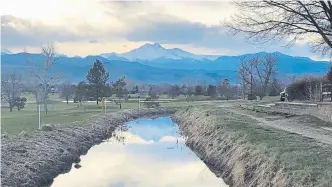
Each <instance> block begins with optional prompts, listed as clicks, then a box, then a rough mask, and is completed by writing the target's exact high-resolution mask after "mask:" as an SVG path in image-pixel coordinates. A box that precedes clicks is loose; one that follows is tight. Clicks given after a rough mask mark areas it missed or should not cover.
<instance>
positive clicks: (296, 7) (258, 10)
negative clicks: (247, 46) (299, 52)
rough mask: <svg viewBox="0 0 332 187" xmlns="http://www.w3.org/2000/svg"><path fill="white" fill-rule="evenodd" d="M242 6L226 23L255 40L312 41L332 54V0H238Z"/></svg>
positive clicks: (291, 42)
mask: <svg viewBox="0 0 332 187" xmlns="http://www.w3.org/2000/svg"><path fill="white" fill-rule="evenodd" d="M234 5H235V6H236V7H238V8H239V11H237V12H238V13H237V14H236V15H235V16H233V19H232V20H231V21H230V22H227V23H226V25H227V26H228V28H229V29H230V30H231V32H232V33H233V34H238V33H243V34H245V36H246V37H247V39H250V40H251V41H253V42H254V43H267V42H271V41H279V40H286V41H289V43H288V45H289V46H291V45H293V44H294V43H295V42H296V41H301V40H302V41H303V40H304V39H306V40H309V41H308V42H309V43H310V44H311V46H312V49H313V51H314V52H320V53H321V54H322V55H326V54H327V55H331V54H332V3H331V1H324V0H322V1H317V0H312V1H304V0H297V1H276V0H275V1H271V0H260V1H236V2H234Z"/></svg>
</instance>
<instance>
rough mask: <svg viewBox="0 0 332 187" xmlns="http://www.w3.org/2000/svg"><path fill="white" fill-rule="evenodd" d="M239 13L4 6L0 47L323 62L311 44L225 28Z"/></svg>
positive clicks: (165, 5)
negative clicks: (149, 46)
mask: <svg viewBox="0 0 332 187" xmlns="http://www.w3.org/2000/svg"><path fill="white" fill-rule="evenodd" d="M236 12H237V9H236V7H234V6H233V5H232V4H231V3H229V2H227V1H205V2H203V1H172V2H170V1H163V2H160V1H141V2H136V1H96V0H70V1H69V0H29V1H27V0H2V1H1V6H0V13H1V47H2V48H5V49H8V50H10V51H12V52H21V51H27V52H31V53H32V52H39V51H40V47H41V45H43V44H46V43H50V42H53V43H54V44H55V46H56V49H57V52H58V53H61V54H66V55H68V56H75V55H79V56H87V55H98V54H101V53H110V52H116V53H123V52H127V51H130V50H132V49H134V48H137V47H139V46H141V45H144V44H145V43H155V42H157V43H160V44H161V45H162V46H164V47H165V48H175V47H177V48H182V49H184V50H187V51H189V52H193V53H196V54H211V55H212V54H213V55H239V54H244V53H254V52H259V51H267V52H274V51H279V52H282V53H285V54H288V55H292V56H307V57H311V58H313V59H321V57H320V56H319V55H318V54H313V53H311V52H310V49H309V47H308V45H307V44H305V43H302V44H296V45H295V46H293V47H291V48H287V47H283V46H284V45H285V43H282V42H280V43H273V44H268V45H264V46H262V45H260V46H258V45H253V44H250V43H249V42H248V41H246V40H245V39H244V38H243V37H241V36H232V35H231V34H230V33H228V32H227V30H226V29H225V28H224V27H223V26H222V24H221V23H222V22H224V21H227V20H230V18H231V16H232V15H234V14H235V13H236Z"/></svg>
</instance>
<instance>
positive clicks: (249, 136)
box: [175, 106, 332, 187]
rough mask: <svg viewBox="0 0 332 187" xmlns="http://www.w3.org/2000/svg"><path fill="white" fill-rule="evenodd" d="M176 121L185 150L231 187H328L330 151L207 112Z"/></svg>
mask: <svg viewBox="0 0 332 187" xmlns="http://www.w3.org/2000/svg"><path fill="white" fill-rule="evenodd" d="M175 119H176V120H177V121H178V122H179V124H180V128H181V130H182V131H183V132H184V134H185V135H186V136H187V144H188V146H189V147H191V148H192V149H193V150H194V151H195V152H196V153H197V154H198V156H200V157H201V158H202V160H204V161H205V162H206V163H207V165H209V167H210V168H211V170H212V171H214V172H215V173H216V174H217V175H218V176H221V177H222V178H223V179H224V180H225V182H226V183H228V184H230V185H231V186H239V187H240V186H262V187H265V186H317V187H323V186H324V187H326V186H331V184H332V147H331V146H330V145H325V144H320V143H318V142H317V141H315V140H312V139H309V138H305V137H302V136H300V135H297V134H292V133H287V132H285V131H280V130H276V129H269V128H264V127H262V126H259V125H255V124H256V123H257V121H255V120H253V119H250V118H248V117H245V116H241V115H236V114H234V113H231V112H228V111H226V110H224V109H221V108H212V107H211V106H210V108H207V107H200V108H193V109H187V110H183V111H180V112H177V113H176V115H175Z"/></svg>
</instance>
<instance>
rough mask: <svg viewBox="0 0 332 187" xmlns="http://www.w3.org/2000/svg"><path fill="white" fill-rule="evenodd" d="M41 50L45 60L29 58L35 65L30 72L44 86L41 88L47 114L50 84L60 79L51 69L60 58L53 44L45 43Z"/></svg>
mask: <svg viewBox="0 0 332 187" xmlns="http://www.w3.org/2000/svg"><path fill="white" fill-rule="evenodd" d="M41 50H42V54H43V56H44V60H43V62H42V63H40V62H39V63H38V62H36V61H34V60H32V59H29V61H30V62H31V63H32V65H33V70H32V71H31V72H30V73H31V75H32V76H33V77H34V78H35V79H36V80H37V82H38V85H41V86H42V89H40V90H41V92H42V93H41V96H42V101H43V102H44V110H45V113H46V114H47V112H48V108H47V98H48V93H49V86H50V84H52V83H54V82H55V81H56V80H57V79H58V77H56V76H55V75H54V74H51V72H50V70H51V68H52V67H53V66H54V64H55V63H56V61H57V60H58V58H57V55H56V51H55V47H54V45H53V44H47V45H44V46H42V48H41Z"/></svg>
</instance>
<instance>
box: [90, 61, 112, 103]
mask: <svg viewBox="0 0 332 187" xmlns="http://www.w3.org/2000/svg"><path fill="white" fill-rule="evenodd" d="M108 77H109V73H108V72H107V71H106V70H105V68H104V65H103V64H102V63H101V62H100V61H99V60H96V62H95V63H94V64H93V66H92V68H91V69H90V71H89V73H88V75H87V76H86V79H87V80H88V83H89V84H90V88H89V89H90V90H89V91H90V94H91V95H90V96H92V97H93V98H94V99H96V101H97V105H98V103H99V100H100V99H101V98H102V97H103V96H104V93H103V91H104V90H105V86H106V82H107V80H108Z"/></svg>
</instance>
